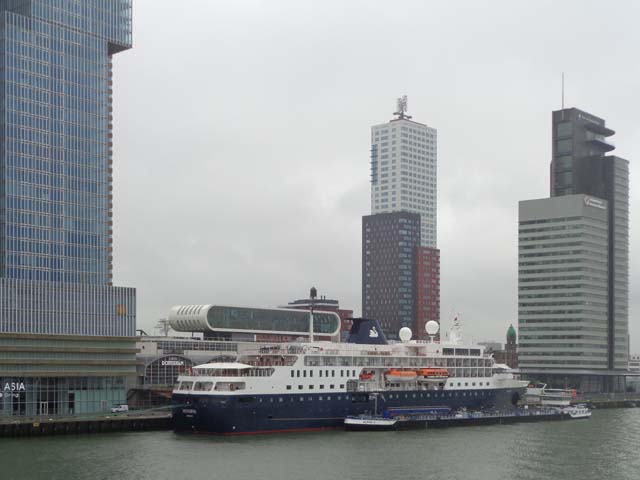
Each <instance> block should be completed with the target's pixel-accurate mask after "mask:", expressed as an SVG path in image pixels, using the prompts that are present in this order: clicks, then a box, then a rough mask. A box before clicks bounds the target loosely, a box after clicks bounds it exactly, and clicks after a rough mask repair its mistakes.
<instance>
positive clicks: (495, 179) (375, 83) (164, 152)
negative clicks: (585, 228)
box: [114, 0, 640, 351]
mask: <svg viewBox="0 0 640 480" xmlns="http://www.w3.org/2000/svg"><path fill="white" fill-rule="evenodd" d="M638 18H640V3H638V2H632V1H617V2H608V3H606V4H605V3H603V2H600V1H593V2H589V1H584V0H581V1H574V2H572V1H563V2H557V1H540V0H538V1H536V2H524V1H522V2H521V1H513V0H508V1H480V0H473V1H466V2H463V1H447V2H442V1H424V0H420V1H414V2H412V1H398V2H388V1H372V0H368V1H351V0H350V1H345V0H340V1H330V0H316V1H305V0H292V1H280V0H266V1H240V0H228V1H222V0H220V1H218V0H183V2H179V3H176V2H175V1H169V0H134V47H133V49H132V50H130V51H127V52H123V53H120V54H118V55H117V56H116V57H115V59H114V80H115V93H114V112H115V113H114V115H115V118H114V127H115V131H114V137H115V138H114V142H115V150H114V153H115V155H114V171H115V172H114V181H115V184H114V194H115V195H114V197H115V212H114V220H115V258H114V263H115V272H114V273H115V284H117V285H121V286H132V287H136V288H137V291H138V325H139V327H140V328H144V329H145V330H147V331H148V332H149V333H151V332H152V331H153V326H154V325H155V322H156V321H157V320H158V319H159V318H161V317H165V316H166V315H167V313H168V310H169V308H170V307H171V306H173V305H177V304H207V303H213V304H232V305H247V306H277V305H281V304H284V303H286V302H287V301H290V300H293V299H295V298H302V297H306V296H307V295H308V291H309V287H311V286H312V285H315V286H316V287H317V288H318V291H319V294H321V295H326V296H328V297H331V298H337V299H339V300H340V304H341V306H343V307H345V308H353V309H354V310H355V313H356V314H359V313H360V311H361V217H362V215H366V214H369V213H370V199H369V191H370V185H369V140H370V126H371V125H373V124H377V123H382V122H385V121H388V120H390V119H391V118H392V112H393V111H394V107H395V99H396V97H398V96H401V95H404V94H406V95H408V96H409V113H410V114H411V115H413V118H414V120H416V121H418V122H422V123H426V124H427V125H429V126H431V127H434V128H436V129H437V130H438V227H439V231H438V247H439V248H440V250H441V272H442V273H441V277H442V278H441V290H442V294H441V312H442V321H443V324H444V327H445V328H448V326H449V325H450V321H451V318H452V316H453V314H457V313H460V315H461V318H462V320H463V328H464V332H465V333H466V336H467V338H469V337H472V339H474V340H489V339H499V340H501V341H503V340H504V336H505V333H506V330H507V327H508V326H509V324H511V323H513V324H514V326H517V216H518V201H519V200H524V199H532V198H542V197H548V196H549V162H550V160H551V111H552V110H554V109H559V108H560V102H561V74H562V72H563V71H564V72H565V75H566V96H565V98H566V100H565V105H566V106H575V107H577V108H581V109H583V110H586V111H588V112H590V113H593V114H595V115H598V116H600V117H603V118H605V119H606V120H607V126H609V127H611V128H613V129H614V130H616V132H617V133H616V135H615V137H613V140H614V142H615V144H616V147H617V148H616V151H615V153H616V154H618V155H619V156H621V157H624V158H627V159H629V160H630V161H631V165H630V168H631V279H630V280H631V285H630V292H631V295H630V296H631V305H630V307H631V308H630V328H631V334H632V350H633V351H639V350H640V345H639V342H640V322H638V321H637V315H638V313H639V312H640V308H639V307H640V305H639V303H640V295H638V288H639V287H640V278H639V277H640V252H639V251H638V250H637V249H636V248H634V246H635V244H636V242H635V239H636V238H637V237H638V235H637V233H638V231H639V230H640V216H638V215H637V214H636V212H638V210H636V208H635V206H636V205H637V204H638V198H639V197H640V185H639V184H638V183H637V182H636V178H637V177H636V171H637V169H636V166H635V165H636V161H635V159H636V158H638V157H639V156H640V123H639V122H638V120H637V112H638V110H639V107H640V105H639V102H638V98H639V97H638V86H639V85H640V63H639V62H638V47H639V45H640V30H639V29H638V28H637V21H638Z"/></svg>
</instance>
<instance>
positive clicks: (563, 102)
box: [562, 72, 564, 110]
mask: <svg viewBox="0 0 640 480" xmlns="http://www.w3.org/2000/svg"><path fill="white" fill-rule="evenodd" d="M562 110H564V72H562Z"/></svg>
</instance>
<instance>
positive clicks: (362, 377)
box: [360, 372, 373, 382]
mask: <svg viewBox="0 0 640 480" xmlns="http://www.w3.org/2000/svg"><path fill="white" fill-rule="evenodd" d="M371 379H373V373H372V372H362V373H361V374H360V380H361V381H363V382H366V381H367V380H371Z"/></svg>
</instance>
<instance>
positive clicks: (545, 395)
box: [525, 383, 577, 407]
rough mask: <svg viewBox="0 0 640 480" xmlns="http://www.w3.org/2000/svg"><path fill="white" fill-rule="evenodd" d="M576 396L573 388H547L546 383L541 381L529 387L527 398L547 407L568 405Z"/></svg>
mask: <svg viewBox="0 0 640 480" xmlns="http://www.w3.org/2000/svg"><path fill="white" fill-rule="evenodd" d="M576 396H577V393H576V391H575V390H573V389H559V388H547V385H546V384H544V383H540V384H537V385H529V386H528V387H527V391H526V393H525V400H528V401H529V402H531V403H536V404H539V405H542V406H546V407H568V406H569V405H571V401H572V400H574V399H575V398H576Z"/></svg>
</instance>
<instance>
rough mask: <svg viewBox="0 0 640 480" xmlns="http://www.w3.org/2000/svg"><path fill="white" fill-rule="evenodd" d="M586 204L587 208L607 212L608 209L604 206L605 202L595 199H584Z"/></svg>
mask: <svg viewBox="0 0 640 480" xmlns="http://www.w3.org/2000/svg"><path fill="white" fill-rule="evenodd" d="M584 204H585V205H586V206H587V207H594V208H599V209H600V210H606V209H607V207H606V206H605V204H604V201H603V200H600V199H599V198H594V197H584Z"/></svg>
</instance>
